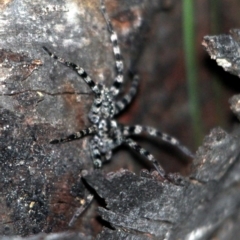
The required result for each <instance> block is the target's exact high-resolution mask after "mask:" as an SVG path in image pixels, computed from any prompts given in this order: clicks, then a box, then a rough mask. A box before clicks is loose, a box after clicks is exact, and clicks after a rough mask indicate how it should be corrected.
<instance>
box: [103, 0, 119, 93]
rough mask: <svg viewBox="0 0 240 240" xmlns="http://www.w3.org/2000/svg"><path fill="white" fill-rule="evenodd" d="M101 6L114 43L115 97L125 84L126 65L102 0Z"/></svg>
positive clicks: (113, 86)
mask: <svg viewBox="0 0 240 240" xmlns="http://www.w3.org/2000/svg"><path fill="white" fill-rule="evenodd" d="M100 5H101V11H102V15H103V17H104V19H105V21H106V24H107V28H108V31H109V33H110V34H111V35H110V39H111V42H112V45H113V54H114V57H115V63H116V73H117V75H116V77H115V78H114V82H113V85H112V87H111V92H112V94H113V95H114V96H116V95H117V94H118V93H119V91H120V88H121V86H122V83H123V68H124V65H123V60H122V54H121V50H120V47H119V45H118V37H117V34H116V32H115V31H114V29H113V26H112V24H111V21H110V19H109V17H108V15H107V13H106V9H105V5H104V2H103V0H100Z"/></svg>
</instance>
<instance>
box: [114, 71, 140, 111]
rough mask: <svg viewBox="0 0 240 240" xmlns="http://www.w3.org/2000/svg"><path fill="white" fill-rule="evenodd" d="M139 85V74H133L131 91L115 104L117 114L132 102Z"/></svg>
mask: <svg viewBox="0 0 240 240" xmlns="http://www.w3.org/2000/svg"><path fill="white" fill-rule="evenodd" d="M138 85H139V77H138V75H134V76H133V81H132V85H131V87H130V89H129V92H128V93H127V94H126V95H125V96H124V97H123V98H122V99H120V100H119V101H117V102H116V104H115V107H116V109H115V115H117V114H119V113H120V112H121V111H122V110H124V109H125V108H126V107H127V106H128V105H129V104H130V103H131V102H132V99H133V98H134V96H135V95H136V93H137V87H138Z"/></svg>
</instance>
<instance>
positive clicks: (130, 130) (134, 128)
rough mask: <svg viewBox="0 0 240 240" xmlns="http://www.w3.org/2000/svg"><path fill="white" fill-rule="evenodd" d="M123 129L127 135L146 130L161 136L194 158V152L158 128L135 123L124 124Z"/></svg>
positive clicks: (163, 139) (152, 134)
mask: <svg viewBox="0 0 240 240" xmlns="http://www.w3.org/2000/svg"><path fill="white" fill-rule="evenodd" d="M122 131H123V135H124V136H126V137H127V136H130V135H138V134H141V133H143V132H146V133H148V134H149V135H151V136H155V137H159V138H160V139H161V140H162V141H164V142H168V143H170V144H171V145H173V146H175V147H177V148H178V149H179V150H180V151H181V152H183V153H184V154H185V155H187V156H189V157H191V158H194V154H193V153H192V152H191V151H190V150H189V149H188V148H187V147H185V146H183V145H182V144H181V143H180V142H179V141H178V140H177V139H176V138H174V137H171V136H170V135H168V134H166V133H163V132H161V131H159V130H157V129H156V128H153V127H148V126H141V125H134V126H123V127H122Z"/></svg>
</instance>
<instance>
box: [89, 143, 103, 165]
mask: <svg viewBox="0 0 240 240" xmlns="http://www.w3.org/2000/svg"><path fill="white" fill-rule="evenodd" d="M89 148H90V153H91V157H92V160H93V165H94V167H95V168H101V167H102V154H101V152H100V150H99V148H98V146H97V144H96V143H95V141H94V139H91V141H90V145H89Z"/></svg>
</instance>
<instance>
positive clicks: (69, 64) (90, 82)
mask: <svg viewBox="0 0 240 240" xmlns="http://www.w3.org/2000/svg"><path fill="white" fill-rule="evenodd" d="M43 49H44V50H45V51H46V52H47V53H48V54H49V56H50V57H51V58H53V59H55V60H57V61H58V62H60V63H62V64H64V65H65V66H67V67H69V68H71V69H72V70H74V71H75V72H76V73H77V74H78V75H79V76H80V77H81V78H82V79H83V80H84V81H85V82H86V83H87V85H88V86H89V87H90V88H91V89H92V91H93V92H94V93H95V94H96V95H99V94H100V89H99V87H98V85H96V83H95V82H94V81H93V80H92V79H91V78H90V77H89V76H88V74H87V73H86V71H85V70H84V69H83V68H81V67H79V66H78V65H76V64H75V63H72V62H68V61H65V60H64V59H63V58H60V57H58V56H57V55H55V54H53V53H51V52H50V51H49V50H48V49H47V48H46V47H43Z"/></svg>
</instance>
